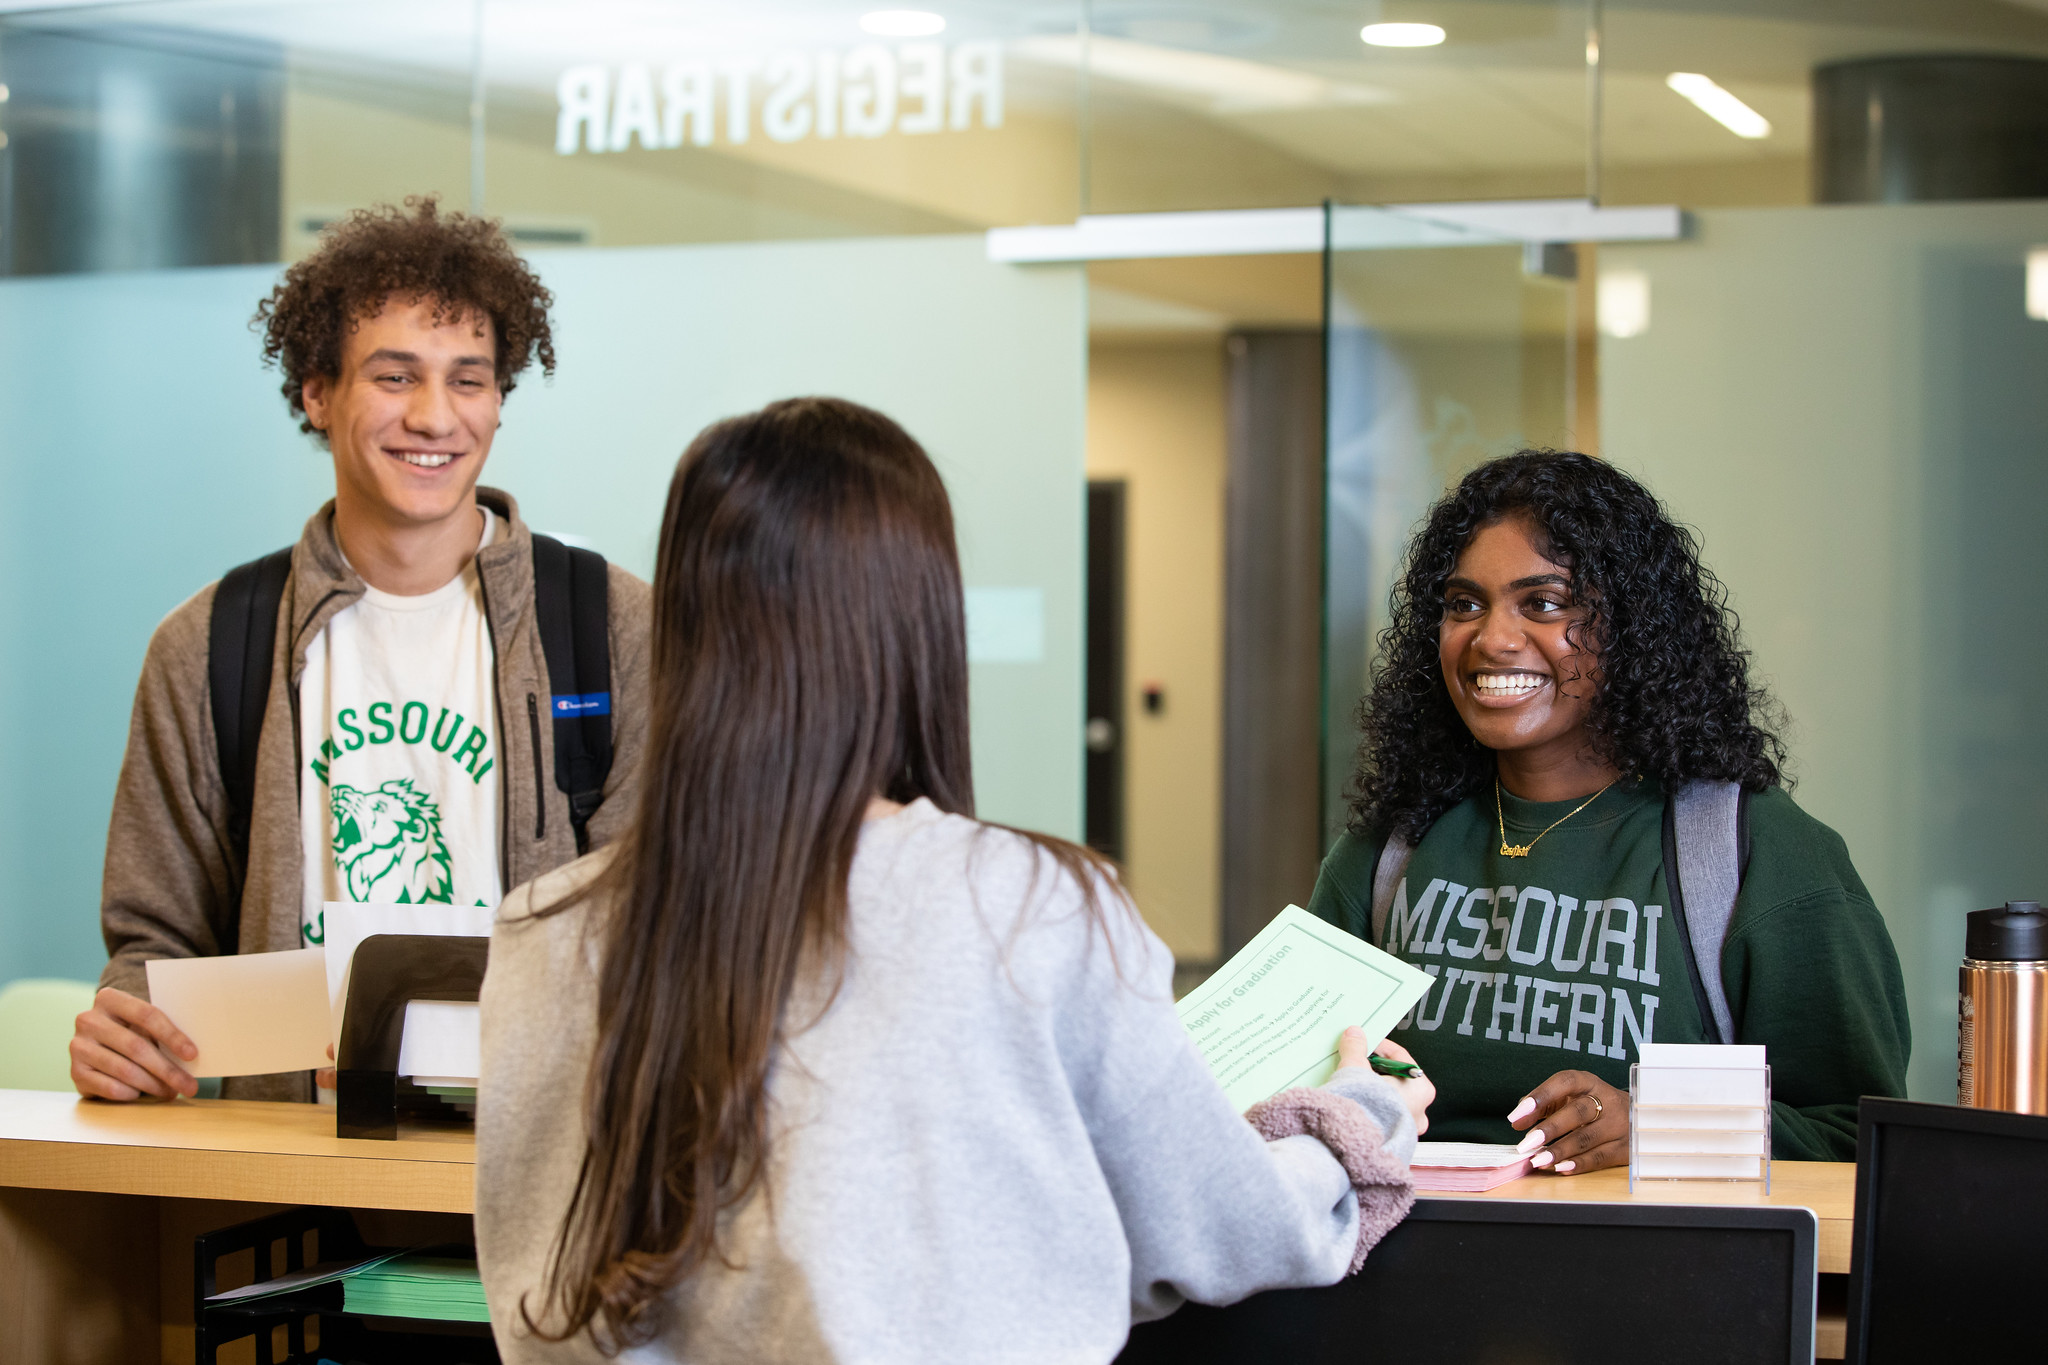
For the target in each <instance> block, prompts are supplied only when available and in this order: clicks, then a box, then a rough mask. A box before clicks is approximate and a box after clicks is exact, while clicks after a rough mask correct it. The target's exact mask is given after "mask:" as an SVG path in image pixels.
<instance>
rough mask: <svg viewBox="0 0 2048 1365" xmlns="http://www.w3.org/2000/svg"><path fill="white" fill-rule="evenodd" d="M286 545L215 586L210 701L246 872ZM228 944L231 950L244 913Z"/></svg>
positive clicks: (287, 568)
mask: <svg viewBox="0 0 2048 1365" xmlns="http://www.w3.org/2000/svg"><path fill="white" fill-rule="evenodd" d="M291 571H292V551H291V547H290V546H289V545H288V546H286V547H285V548H284V549H282V550H278V551H276V552H275V553H273V554H267V555H265V556H263V558H261V559H252V560H250V561H249V562H248V563H247V564H241V565H238V566H236V567H235V568H232V569H229V570H228V571H227V574H226V575H225V576H224V577H223V578H222V579H221V580H220V585H219V586H218V587H216V588H215V589H214V590H213V615H212V617H211V618H210V619H209V620H208V622H207V638H206V685H207V691H208V692H209V694H210V695H211V699H212V704H213V742H214V746H215V748H216V749H217V750H218V752H219V754H220V780H221V785H222V786H224V787H225V788H226V789H227V796H228V839H229V841H230V843H231V844H232V845H233V847H234V851H235V857H236V859H237V860H238V861H239V862H240V863H241V865H242V870H243V873H244V875H245V876H246V875H247V872H248V866H249V818H250V812H251V811H252V810H253V809H254V806H255V801H256V746H257V744H258V743H259V742H260V741H261V740H262V738H263V711H264V708H265V707H266V706H267V705H268V704H269V701H270V661H271V656H272V654H273V653H274V652H275V650H276V645H277V608H278V604H279V603H280V602H282V601H283V600H284V585H285V580H286V579H287V578H289V577H290V576H291ZM235 915H236V921H237V923H236V924H234V925H231V926H230V933H229V935H228V940H227V942H226V943H225V944H223V946H224V947H225V948H226V949H227V950H228V951H229V952H232V951H234V941H235V938H236V933H237V932H238V924H239V920H240V915H241V907H240V906H239V904H238V905H237V906H236V908H235Z"/></svg>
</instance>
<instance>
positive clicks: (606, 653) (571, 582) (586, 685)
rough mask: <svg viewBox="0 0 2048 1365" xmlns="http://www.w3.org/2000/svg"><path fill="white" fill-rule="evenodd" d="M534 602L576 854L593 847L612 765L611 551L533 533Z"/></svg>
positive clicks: (558, 779) (558, 771) (558, 780)
mask: <svg viewBox="0 0 2048 1365" xmlns="http://www.w3.org/2000/svg"><path fill="white" fill-rule="evenodd" d="M533 605H534V616H535V618H536V620H537V621H538V622H539V625H540V647H541V650H542V652H543V653H545V654H546V655H547V659H548V689H549V691H550V692H551V693H552V694H553V695H552V697H551V698H550V699H549V703H548V714H549V715H551V716H553V717H554V721H555V785H556V786H557V787H560V788H561V789H562V791H563V793H564V794H565V795H567V796H568V798H569V823H570V824H571V825H572V826H574V827H575V830H576V851H577V852H578V853H584V852H588V851H589V848H590V831H589V828H588V826H589V824H590V817H591V816H592V815H595V814H596V813H597V808H598V807H599V806H600V805H602V804H603V803H604V784H605V779H606V778H607V777H608V776H610V774H611V770H612V651H611V632H610V622H611V588H610V583H609V581H608V579H607V569H606V566H605V562H604V556H603V555H601V554H598V553H597V552H596V551H594V550H583V549H577V548H574V547H572V546H568V545H564V544H563V543H562V542H561V541H559V540H556V539H554V538H553V537H551V536H542V535H536V536H535V537H534V538H533Z"/></svg>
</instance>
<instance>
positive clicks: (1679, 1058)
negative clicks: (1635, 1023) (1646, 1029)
mask: <svg viewBox="0 0 2048 1365" xmlns="http://www.w3.org/2000/svg"><path fill="white" fill-rule="evenodd" d="M1636 1062H1637V1064H1638V1065H1641V1066H1658V1067H1666V1066H1677V1067H1686V1068H1693V1067H1715V1068H1721V1067H1732V1068H1748V1069H1754V1070H1757V1071H1761V1070H1763V1068H1764V1045H1763V1044H1762V1043H1640V1044H1638V1045H1637V1046H1636Z"/></svg>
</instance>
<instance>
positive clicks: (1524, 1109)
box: [1508, 1095, 1536, 1123]
mask: <svg viewBox="0 0 2048 1365" xmlns="http://www.w3.org/2000/svg"><path fill="white" fill-rule="evenodd" d="M1535 1112H1536V1101H1534V1100H1532V1099H1530V1098H1529V1097H1528V1096H1527V1095H1524V1096H1522V1102H1521V1103H1520V1104H1518V1105H1516V1106H1515V1107H1514V1108H1513V1109H1512V1110H1511V1111H1509V1113H1508V1122H1509V1123H1513V1122H1514V1121H1515V1120H1516V1119H1519V1118H1526V1117H1527V1116H1528V1115H1530V1114H1533V1113H1535Z"/></svg>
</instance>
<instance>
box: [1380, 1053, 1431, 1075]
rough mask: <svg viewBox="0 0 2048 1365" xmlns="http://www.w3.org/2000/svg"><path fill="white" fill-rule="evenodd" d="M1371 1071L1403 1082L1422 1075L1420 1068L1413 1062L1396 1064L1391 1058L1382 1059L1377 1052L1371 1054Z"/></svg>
mask: <svg viewBox="0 0 2048 1365" xmlns="http://www.w3.org/2000/svg"><path fill="white" fill-rule="evenodd" d="M1372 1069H1373V1071H1374V1073H1375V1074H1377V1075H1381V1076H1393V1077H1397V1078H1398V1079H1400V1080H1404V1081H1412V1080H1414V1079H1415V1078H1416V1077H1417V1076H1420V1075H1421V1074H1422V1068H1421V1067H1419V1066H1417V1065H1416V1064H1415V1063H1413V1062H1397V1061H1395V1060H1394V1059H1393V1058H1392V1057H1382V1056H1380V1054H1379V1053H1377V1052H1375V1053H1373V1054H1372Z"/></svg>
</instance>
